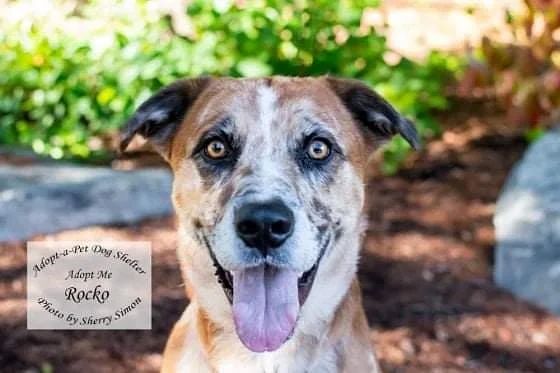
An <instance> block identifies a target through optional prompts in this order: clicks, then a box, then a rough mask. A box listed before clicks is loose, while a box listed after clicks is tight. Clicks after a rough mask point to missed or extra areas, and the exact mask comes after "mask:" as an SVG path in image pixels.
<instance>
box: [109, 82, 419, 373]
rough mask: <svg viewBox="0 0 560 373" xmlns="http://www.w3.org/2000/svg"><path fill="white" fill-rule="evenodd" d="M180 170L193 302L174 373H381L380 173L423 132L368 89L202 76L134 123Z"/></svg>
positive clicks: (177, 332) (184, 254) (176, 342)
mask: <svg viewBox="0 0 560 373" xmlns="http://www.w3.org/2000/svg"><path fill="white" fill-rule="evenodd" d="M137 134H138V135H140V136H142V137H144V138H145V139H146V140H147V141H148V142H150V143H151V144H152V146H153V147H154V148H155V149H156V150H157V151H158V152H159V153H160V154H161V155H162V156H163V157H164V158H165V160H166V161H167V162H168V163H169V165H170V166H171V169H172V171H173V174H174V181H173V191H172V200H173V204H174V207H175V211H176V214H177V221H178V237H179V245H178V246H179V247H178V250H177V251H178V257H179V262H180V266H181V271H182V275H183V278H184V281H185V284H186V288H187V296H188V298H189V299H190V304H189V306H188V307H187V308H186V310H185V311H184V313H183V315H182V316H181V318H180V320H179V321H178V322H177V323H176V324H175V326H174V328H173V330H172V332H171V335H170V337H169V339H168V341H167V344H166V347H165V352H164V356H163V362H162V365H163V367H162V372H236V373H239V372H259V373H260V372H280V373H281V372H290V373H294V372H296V373H297V372H322V373H324V372H351V373H356V372H376V371H379V368H378V364H377V361H376V359H375V356H374V353H373V349H372V347H371V344H370V339H369V327H368V324H367V320H366V316H365V312H364V310H363V307H362V301H361V294H360V287H359V284H358V281H357V275H356V272H357V263H358V257H359V252H360V247H361V240H362V236H363V232H364V228H365V227H366V219H365V217H364V204H365V182H366V166H367V164H368V160H369V159H370V158H371V157H370V155H371V154H372V153H373V152H374V150H375V149H377V148H378V146H379V145H380V144H381V143H382V142H384V141H386V140H388V139H389V138H390V137H392V136H393V135H395V134H400V135H401V136H402V137H403V138H404V139H406V141H407V142H408V143H409V144H410V145H411V146H412V147H414V148H417V147H418V146H419V139H418V135H417V132H416V130H415V127H414V125H413V124H412V123H411V122H410V121H409V120H407V119H405V118H404V117H403V116H402V115H400V114H399V113H398V112H397V111H396V110H395V109H394V108H393V107H392V106H391V105H390V104H389V103H388V102H387V101H386V100H385V99H383V98H382V97H381V96H380V95H378V94H377V93H376V92H374V91H373V90H372V89H370V88H369V87H368V86H367V85H365V84H364V83H361V82H359V81H355V80H348V79H341V78H335V77H330V76H323V77H310V78H303V77H301V78H300V77H271V78H244V79H234V78H212V77H203V78H194V79H185V80H180V81H177V82H175V83H173V84H171V85H169V86H167V87H165V88H163V89H162V90H160V91H159V92H157V93H156V94H155V95H154V96H152V97H151V98H149V99H148V100H147V101H145V102H144V103H143V104H142V105H140V106H139V108H138V109H137V111H136V112H135V113H134V114H133V115H132V117H131V118H130V120H129V121H128V122H127V124H126V126H125V128H124V130H123V131H122V137H121V142H120V149H121V151H125V150H126V148H127V146H128V145H129V143H130V141H131V140H132V138H133V137H134V136H135V135H137Z"/></svg>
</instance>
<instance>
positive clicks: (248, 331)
mask: <svg viewBox="0 0 560 373" xmlns="http://www.w3.org/2000/svg"><path fill="white" fill-rule="evenodd" d="M233 223H234V225H235V232H236V234H237V236H238V237H239V239H240V240H241V241H243V243H244V244H245V245H246V246H247V247H250V248H253V249H255V250H257V251H258V252H259V253H260V254H261V255H262V257H263V261H262V262H261V264H259V265H257V266H251V267H247V268H243V269H240V270H235V271H231V272H230V271H228V270H226V269H224V268H223V267H222V266H221V265H220V264H219V262H218V261H217V260H216V257H215V255H214V254H213V252H212V248H211V247H209V249H210V255H211V257H212V259H213V261H214V266H215V267H216V276H217V278H218V282H219V283H220V284H221V285H222V287H223V289H224V292H225V294H226V296H227V297H228V299H229V301H230V302H231V304H232V310H233V318H234V322H235V326H236V331H237V334H238V336H239V338H240V340H241V341H242V342H243V344H244V345H245V346H246V347H247V348H249V349H250V350H252V351H255V352H264V351H274V350H276V349H278V348H279V347H280V346H281V345H282V344H283V343H284V342H285V341H286V340H287V339H289V338H290V336H291V335H292V333H293V331H294V328H295V324H296V321H297V317H298V315H299V311H300V308H301V306H302V305H303V303H304V302H305V300H306V298H307V295H308V294H309V292H310V289H311V285H312V284H313V279H314V277H315V273H316V271H317V267H318V264H319V261H320V259H321V257H322V255H323V252H324V249H325V248H326V246H327V245H328V243H329V239H328V237H325V240H324V241H323V242H322V243H321V250H320V255H319V257H318V259H317V261H316V262H315V264H314V265H313V266H312V268H311V269H309V270H308V271H306V272H305V273H303V274H302V273H301V272H296V271H295V270H293V269H291V268H289V267H279V266H275V265H271V264H269V263H268V262H267V261H266V258H267V256H271V255H274V254H275V250H280V249H281V248H282V246H283V245H284V243H286V241H287V240H288V239H289V238H290V237H291V236H292V234H293V232H294V226H295V224H296V222H295V217H294V213H293V212H292V210H291V209H290V208H289V207H288V206H286V205H285V204H284V203H283V202H282V201H281V200H279V199H274V200H269V201H265V202H250V203H244V204H243V205H241V206H239V207H238V208H237V210H236V211H235V213H234V222H233Z"/></svg>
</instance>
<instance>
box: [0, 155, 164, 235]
mask: <svg viewBox="0 0 560 373" xmlns="http://www.w3.org/2000/svg"><path fill="white" fill-rule="evenodd" d="M171 180H172V178H171V173H170V172H169V171H168V170H164V169H142V170H135V171H115V170H112V169H109V168H102V167H79V166H73V165H59V164H41V165H34V166H25V167H15V166H0V241H8V240H19V239H25V238H28V237H30V236H33V235H36V234H43V233H52V232H56V231H60V230H64V229H73V228H79V227H84V226H89V225H97V224H112V223H121V224H129V223H134V222H137V221H139V220H142V219H145V218H148V217H155V216H164V215H169V214H171V213H172V206H171V200H170V191H171Z"/></svg>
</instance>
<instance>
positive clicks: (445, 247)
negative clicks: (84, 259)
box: [0, 103, 560, 373]
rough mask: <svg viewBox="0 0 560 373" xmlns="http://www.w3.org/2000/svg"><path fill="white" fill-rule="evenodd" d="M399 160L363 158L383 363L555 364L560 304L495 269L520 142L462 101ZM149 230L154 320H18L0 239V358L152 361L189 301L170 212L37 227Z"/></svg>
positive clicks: (66, 363) (404, 366) (367, 278)
mask: <svg viewBox="0 0 560 373" xmlns="http://www.w3.org/2000/svg"><path fill="white" fill-rule="evenodd" d="M461 106H462V107H461V108H460V110H458V111H457V112H454V113H449V114H447V115H446V116H445V117H443V118H442V121H443V122H444V125H445V127H446V128H447V131H446V133H445V135H444V136H443V138H442V139H440V140H437V141H433V142H431V143H430V144H429V145H427V146H426V147H425V149H424V150H423V151H422V152H420V153H419V154H418V155H415V156H413V157H412V159H411V160H410V162H409V164H407V166H406V167H405V168H404V169H403V170H402V171H401V172H400V173H399V174H398V175H395V176H392V177H386V176H381V175H378V174H377V173H376V172H372V177H371V180H370V182H369V193H368V196H369V205H368V206H369V207H368V210H369V214H370V225H369V230H368V231H367V236H366V239H365V245H364V251H363V256H362V259H361V266H360V279H361V283H362V286H363V293H364V306H365V308H366V311H367V315H368V318H369V322H370V324H371V326H372V332H371V341H372V345H373V346H374V347H375V349H376V351H377V356H378V358H379V360H380V362H381V365H382V367H383V370H384V371H386V372H428V371H429V372H464V371H478V372H498V371H507V372H513V371H523V372H542V371H550V372H558V371H560V318H554V317H552V316H550V315H549V314H547V313H546V312H544V311H542V310H539V309H538V308H536V307H533V306H531V305H529V304H527V303H524V302H522V301H519V300H516V299H515V298H513V297H512V296H511V295H509V294H508V293H507V292H505V291H502V290H500V289H499V288H497V287H496V286H495V285H494V284H493V282H492V265H493V249H494V232H493V227H492V215H493V212H494V208H495V201H496V198H497V196H498V193H499V191H500V189H501V187H502V185H503V182H504V180H505V177H506V175H507V173H508V170H510V168H511V166H512V165H513V163H514V162H515V161H516V160H517V159H519V157H520V156H521V154H522V151H523V150H524V149H525V147H526V144H525V142H524V140H523V137H522V136H520V135H519V131H518V130H516V129H513V128H509V127H508V126H507V123H504V120H503V115H502V114H501V113H497V112H496V109H495V108H493V107H492V105H489V106H485V105H483V104H480V103H479V104H471V105H465V104H462V105H461ZM109 237H111V238H114V239H123V240H126V239H129V240H150V241H152V243H153V323H152V325H153V329H152V330H151V331H27V330H26V327H25V323H26V321H25V273H26V270H25V255H26V253H25V248H24V243H22V242H15V243H10V244H0V367H2V368H0V371H2V372H19V371H43V372H50V371H52V370H53V369H54V371H55V372H78V371H79V372H112V373H117V372H130V371H139V372H144V371H146V372H152V371H156V370H157V368H158V366H159V364H160V362H161V351H162V349H163V346H164V343H165V340H166V337H167V335H168V333H169V331H170V328H171V326H172V324H173V322H174V321H175V320H176V319H177V318H178V317H179V315H180V313H181V311H182V310H183V309H184V307H185V306H186V304H187V301H186V299H185V298H184V295H183V294H184V289H183V285H182V281H181V278H180V275H179V270H178V264H177V260H176V258H175V253H174V249H175V244H176V238H175V233H174V220H173V218H165V219H158V220H152V221H147V222H144V223H142V224H139V225H137V226H112V227H91V228H87V229H80V230H74V231H68V232H62V233H58V234H54V235H49V236H43V237H38V238H39V239H56V240H64V239H96V238H109Z"/></svg>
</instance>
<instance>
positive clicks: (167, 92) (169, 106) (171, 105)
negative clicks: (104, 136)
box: [119, 77, 211, 159]
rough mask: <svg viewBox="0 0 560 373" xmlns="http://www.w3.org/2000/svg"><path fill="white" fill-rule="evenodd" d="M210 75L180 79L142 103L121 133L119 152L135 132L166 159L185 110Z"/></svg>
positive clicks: (201, 89)
mask: <svg viewBox="0 0 560 373" xmlns="http://www.w3.org/2000/svg"><path fill="white" fill-rule="evenodd" d="M210 80H211V78H206V77H205V78H196V79H183V80H179V81H177V82H175V83H172V84H170V85H168V86H166V87H164V88H162V89H161V90H159V91H158V92H157V93H155V94H154V95H153V96H152V97H150V98H149V99H148V100H146V101H145V102H144V103H143V104H141V105H140V106H139V107H138V109H136V112H135V113H134V114H133V115H132V117H131V118H130V119H129V120H128V122H127V123H126V125H125V127H124V128H123V130H122V132H121V138H120V145H119V150H120V152H121V153H122V152H124V151H125V150H126V148H127V147H128V144H129V143H130V142H131V141H132V138H133V137H134V135H136V134H139V135H140V136H142V137H144V138H145V139H146V140H148V141H149V142H150V143H151V144H152V146H153V147H154V149H156V150H157V151H158V152H159V153H160V154H161V155H162V156H163V157H164V158H166V159H169V150H170V149H169V144H170V140H171V138H172V137H173V135H174V134H175V132H176V131H177V129H178V128H179V125H180V124H181V122H182V121H183V118H184V117H185V115H186V114H187V111H188V110H189V108H190V107H191V106H192V104H193V103H194V102H195V100H196V98H197V97H198V96H199V95H200V94H201V93H202V91H204V89H205V88H206V87H207V86H208V84H209V82H210Z"/></svg>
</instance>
